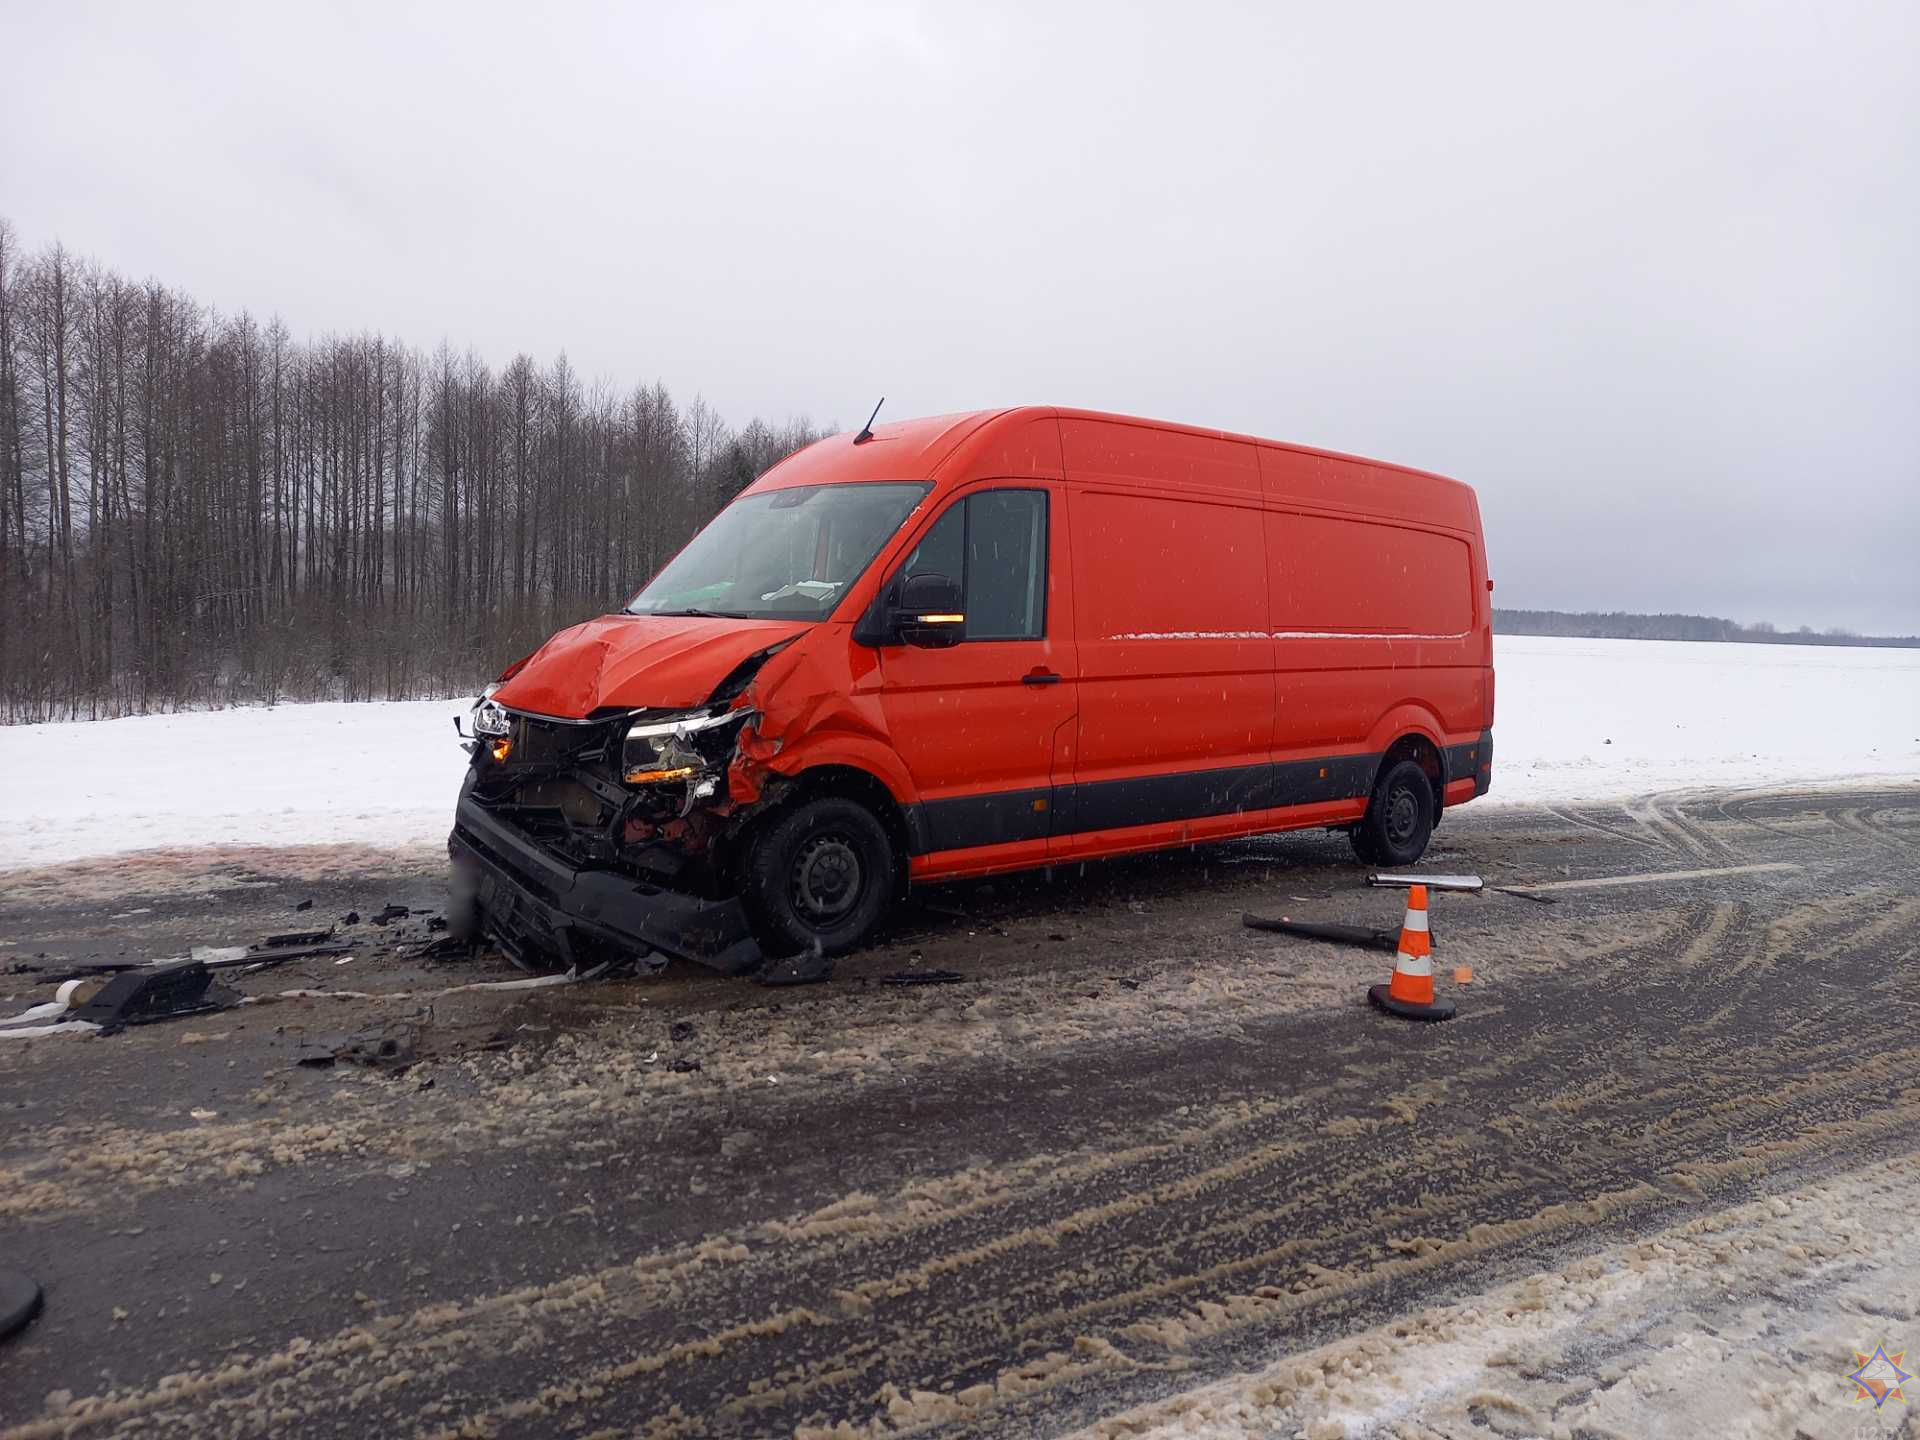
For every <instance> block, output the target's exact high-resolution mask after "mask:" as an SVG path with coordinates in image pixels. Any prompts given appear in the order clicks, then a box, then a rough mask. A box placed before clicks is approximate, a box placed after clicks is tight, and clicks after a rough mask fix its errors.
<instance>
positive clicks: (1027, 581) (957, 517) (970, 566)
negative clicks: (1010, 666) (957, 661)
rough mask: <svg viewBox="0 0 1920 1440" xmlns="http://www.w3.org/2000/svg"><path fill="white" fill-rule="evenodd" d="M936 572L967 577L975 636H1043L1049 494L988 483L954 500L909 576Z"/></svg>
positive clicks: (970, 630) (964, 590)
mask: <svg viewBox="0 0 1920 1440" xmlns="http://www.w3.org/2000/svg"><path fill="white" fill-rule="evenodd" d="M928 572H932V573H936V574H940V575H945V576H948V577H950V578H951V579H954V580H958V581H959V582H960V593H961V596H962V597H963V599H964V602H965V608H966V613H967V639H969V640H1038V639H1040V638H1041V637H1042V636H1044V635H1045V634H1046V631H1047V495H1046V492H1045V491H1044V490H988V491H984V492H982V493H981V494H978V495H969V496H968V497H967V498H966V499H964V500H961V501H959V502H958V503H957V504H955V505H952V506H950V507H949V508H948V510H947V512H946V514H944V515H942V516H941V517H940V518H939V519H938V520H936V521H935V522H934V525H933V528H932V529H931V530H929V531H928V532H927V534H926V538H925V539H923V540H922V541H921V542H920V543H919V544H918V545H916V546H915V547H914V550H913V553H912V554H911V555H909V556H908V557H907V563H906V564H905V565H903V566H902V567H901V569H900V574H901V577H902V578H905V577H906V576H909V575H921V574H926V573H928Z"/></svg>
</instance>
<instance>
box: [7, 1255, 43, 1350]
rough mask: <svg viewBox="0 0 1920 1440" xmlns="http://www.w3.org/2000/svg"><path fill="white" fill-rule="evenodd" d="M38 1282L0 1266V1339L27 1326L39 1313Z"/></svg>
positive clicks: (28, 1276) (39, 1295)
mask: <svg viewBox="0 0 1920 1440" xmlns="http://www.w3.org/2000/svg"><path fill="white" fill-rule="evenodd" d="M40 1304H41V1294H40V1282H39V1281H37V1280H35V1279H34V1278H33V1277H32V1276H31V1275H28V1274H25V1273H24V1272H22V1271H19V1270H8V1269H6V1268H5V1267H4V1266H0V1340H5V1339H6V1338H7V1337H8V1336H10V1335H16V1334H18V1333H19V1332H20V1331H22V1330H24V1329H26V1328H27V1326H28V1325H29V1324H30V1323H31V1322H32V1320H33V1317H34V1316H36V1315H38V1314H39V1313H40Z"/></svg>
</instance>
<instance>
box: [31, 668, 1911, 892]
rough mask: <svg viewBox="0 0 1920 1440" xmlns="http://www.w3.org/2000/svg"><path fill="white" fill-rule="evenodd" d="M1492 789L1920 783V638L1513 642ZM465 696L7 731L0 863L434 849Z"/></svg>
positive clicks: (1637, 790)
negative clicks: (205, 849) (1905, 642)
mask: <svg viewBox="0 0 1920 1440" xmlns="http://www.w3.org/2000/svg"><path fill="white" fill-rule="evenodd" d="M1497 648H1498V654H1497V657H1496V667H1497V671H1498V684H1499V690H1498V704H1497V714H1496V719H1495V725H1494V789H1493V792H1492V794H1491V795H1489V796H1488V797H1487V800H1486V801H1485V802H1481V803H1483V804H1484V803H1500V804H1505V805H1525V804H1563V803H1569V802H1577V801H1582V800H1601V799H1610V798H1618V797H1625V796H1629V795H1637V794H1645V793H1648V792H1651V791H1657V790H1668V789H1673V788H1676V787H1682V786H1695V785H1761V784H1771V783H1777V782H1786V781H1804V780H1833V779H1843V778H1852V777H1865V776H1882V777H1884V776H1902V777H1915V776H1920V651H1914V650H1875V649H1843V648H1826V647H1815V646H1787V645H1777V646H1772V645H1714V644H1692V643H1677V642H1664V641H1638V640H1561V639H1550V638H1535V637H1525V636H1506V637H1502V638H1500V640H1499V641H1498V647H1497ZM465 709H466V703H465V702H450V701H422V702H399V703H379V704H364V705H347V704H322V705H283V706H280V707H278V708H276V709H247V710H225V711H204V712H195V713H192V714H185V715H154V716H142V717H138V718H135V719H128V720H103V721H97V722H91V723H89V722H75V723H71V724H59V725H26V726H14V727H7V728H0V776H3V777H4V778H3V779H0V868H15V867H19V866H29V865H44V864H52V863H57V862H63V861H69V860H78V859H84V858H86V857H88V856H92V855H106V854H116V853H120V852H123V851H128V850H140V849H147V848H151V847H162V846H164V847H169V848H173V847H181V846H202V845H244V844H260V845H299V844H322V843H333V842H354V843H359V844H363V845H375V846H404V845H418V844H433V843H436V842H438V841H440V840H441V839H443V838H444V837H445V835H446V832H447V824H448V817H449V815H450V813H451V811H452V808H453V798H454V793H455V791H456V790H457V789H458V788H459V784H460V772H461V768H462V767H463V766H464V765H465V764H466V756H465V754H464V753H463V752H462V751H461V750H460V749H459V748H458V746H457V744H456V743H455V737H454V733H453V723H452V721H453V717H454V716H456V715H459V714H463V713H464V712H465Z"/></svg>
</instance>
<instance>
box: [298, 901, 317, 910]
mask: <svg viewBox="0 0 1920 1440" xmlns="http://www.w3.org/2000/svg"><path fill="white" fill-rule="evenodd" d="M293 908H294V909H295V910H311V909H313V901H311V900H302V901H301V902H300V903H299V904H298V905H296V906H294V907H293Z"/></svg>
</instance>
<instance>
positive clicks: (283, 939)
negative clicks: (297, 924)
mask: <svg viewBox="0 0 1920 1440" xmlns="http://www.w3.org/2000/svg"><path fill="white" fill-rule="evenodd" d="M332 938H333V930H332V929H331V927H329V928H328V929H325V930H289V931H288V932H287V933H286V934H284V935H269V936H267V938H266V939H264V940H262V941H261V942H260V944H261V945H262V946H263V947H267V946H281V945H318V944H320V942H321V941H323V940H331V939H332Z"/></svg>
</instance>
